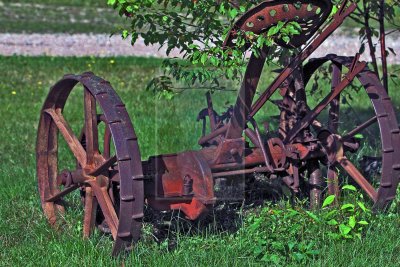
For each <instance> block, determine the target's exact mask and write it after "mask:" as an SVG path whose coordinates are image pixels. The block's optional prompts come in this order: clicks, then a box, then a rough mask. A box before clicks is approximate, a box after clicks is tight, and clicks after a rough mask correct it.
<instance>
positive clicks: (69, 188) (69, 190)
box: [46, 184, 79, 202]
mask: <svg viewBox="0 0 400 267" xmlns="http://www.w3.org/2000/svg"><path fill="white" fill-rule="evenodd" d="M78 188H79V185H77V184H75V185H72V186H70V187H68V188H65V189H64V190H63V191H61V192H60V193H58V194H56V195H53V196H51V197H49V198H48V199H46V202H55V201H57V200H59V199H61V198H63V197H64V196H66V195H68V194H69V193H71V192H73V191H75V190H76V189H78Z"/></svg>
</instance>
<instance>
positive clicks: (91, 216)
mask: <svg viewBox="0 0 400 267" xmlns="http://www.w3.org/2000/svg"><path fill="white" fill-rule="evenodd" d="M84 213H85V214H84V218H83V237H84V238H89V236H90V234H91V232H92V230H93V228H94V224H95V222H96V214H97V199H96V198H95V197H94V195H93V190H92V188H91V187H90V186H87V187H86V189H85V210H84Z"/></svg>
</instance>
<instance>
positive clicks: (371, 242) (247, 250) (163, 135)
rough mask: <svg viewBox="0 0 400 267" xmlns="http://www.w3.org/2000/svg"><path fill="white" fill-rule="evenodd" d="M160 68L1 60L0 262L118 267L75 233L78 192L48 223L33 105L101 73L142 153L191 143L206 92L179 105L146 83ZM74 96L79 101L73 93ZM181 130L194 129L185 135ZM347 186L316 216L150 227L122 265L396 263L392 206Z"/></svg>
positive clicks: (281, 207)
mask: <svg viewBox="0 0 400 267" xmlns="http://www.w3.org/2000/svg"><path fill="white" fill-rule="evenodd" d="M159 65H160V60H158V59H141V58H114V59H106V58H103V59H96V58H46V57H38V58H25V57H0V73H2V75H1V76H0V114H1V117H2V118H3V124H2V127H1V128H0V140H2V141H1V142H0V151H2V153H1V154H0V169H1V171H2V175H1V177H0V245H1V247H2V249H1V250H0V265H1V266H21V265H32V266H38V265H39V266H41V265H46V266H75V265H83V266H93V265H100V266H121V261H120V260H114V259H112V258H110V257H109V255H110V250H111V246H112V241H111V239H110V237H108V236H102V235H101V234H100V233H99V232H96V233H95V235H94V236H93V237H92V238H91V239H89V240H86V241H85V240H82V239H81V227H82V222H81V220H82V207H81V206H80V202H79V196H78V195H72V196H71V197H73V198H74V199H75V201H74V202H72V204H71V206H70V207H69V210H68V212H67V216H66V223H65V225H64V226H63V229H62V230H60V231H55V230H53V229H51V228H50V227H49V226H48V224H47V222H46V220H45V218H44V216H43V214H42V211H41V209H40V203H39V196H38V193H37V185H36V178H35V155H34V148H35V138H36V127H37V123H38V118H39V111H40V108H41V105H42V103H43V101H44V98H45V96H46V95H47V93H48V90H49V87H50V86H51V85H52V84H54V83H55V82H56V81H57V80H58V79H60V78H61V77H62V76H63V75H64V73H81V72H83V71H87V70H88V69H91V70H92V71H94V72H95V73H96V74H97V75H99V76H103V77H107V79H108V80H110V82H111V84H112V85H113V86H114V87H115V89H116V90H117V92H118V94H119V95H120V96H121V98H122V99H123V101H124V102H125V103H126V106H127V109H128V112H129V113H130V115H131V118H132V121H133V123H134V125H135V129H136V131H137V134H138V136H139V141H140V148H141V151H142V155H143V157H144V158H146V157H147V156H149V155H153V154H157V153H166V152H168V153H170V152H173V151H180V150H183V149H190V148H196V147H197V145H196V140H197V138H198V137H199V136H200V134H201V125H200V124H201V123H196V121H195V118H196V116H197V112H198V111H199V110H200V109H201V108H203V107H204V106H205V99H204V98H203V95H204V92H203V91H187V92H185V93H184V94H183V95H182V96H178V99H177V101H165V100H162V99H161V100H160V99H157V98H155V97H154V96H153V95H151V94H148V92H146V91H145V89H144V88H145V86H146V84H147V81H148V80H150V79H151V77H152V76H153V75H154V74H155V73H157V72H158V71H159V70H158V67H159ZM22 73H23V75H21V74H22ZM272 78H273V77H264V78H263V79H264V80H263V81H264V82H266V83H268V82H269V79H272ZM321 86H327V84H321ZM327 87H328V88H329V86H327ZM213 96H214V100H215V102H216V107H218V106H219V107H224V105H226V104H227V103H228V104H229V103H233V101H234V96H235V93H234V92H233V93H232V94H230V93H229V92H224V93H222V92H215V93H214V95H213ZM74 97H76V99H80V100H81V98H79V97H81V94H79V93H78V94H76V95H75V96H74ZM74 97H73V98H74ZM393 99H394V100H395V101H396V103H395V104H396V106H397V108H398V106H399V104H400V103H399V102H398V101H399V99H400V98H399V93H398V92H394V96H393ZM71 100H73V99H71ZM363 105H365V102H360V103H359V105H357V106H355V107H354V108H356V109H359V108H361V107H362V106H363ZM74 107H75V108H74ZM156 107H158V109H156ZM68 108H69V112H70V114H72V115H73V116H72V117H70V118H71V119H74V118H75V119H76V120H78V118H81V117H82V110H79V109H78V105H69V106H68ZM266 115H267V114H264V116H266ZM178 120H179V123H177V121H178ZM71 123H72V122H71ZM186 127H187V128H189V129H193V130H191V131H189V132H188V131H187V130H186V129H187V128H186ZM171 133H173V134H171ZM178 136H181V138H182V139H178V138H177V137H178ZM346 188H347V189H346ZM346 188H345V190H344V195H343V200H342V201H341V204H340V206H338V207H331V206H330V205H328V204H329V202H331V201H332V202H333V199H332V198H331V197H330V198H327V199H326V202H325V204H326V206H325V207H324V208H323V209H322V210H321V211H320V212H316V211H309V210H307V209H305V208H304V207H303V206H302V205H288V203H286V202H278V203H275V204H272V203H266V205H265V206H264V208H261V209H260V208H254V209H252V210H247V211H241V210H240V209H238V210H237V211H236V212H237V213H238V216H237V217H238V218H239V219H238V220H237V221H236V222H235V223H237V224H238V226H240V227H241V229H240V230H239V231H222V232H221V231H219V230H217V228H218V227H215V226H214V225H216V226H218V223H219V221H218V220H219V218H218V217H215V224H211V225H209V226H208V227H205V228H204V227H200V225H199V224H196V223H195V224H193V225H192V228H191V230H190V231H189V232H187V231H185V230H182V229H181V230H179V227H177V228H175V229H174V230H172V227H171V230H170V231H169V235H168V238H167V239H164V240H160V242H159V243H157V242H155V240H154V238H153V233H152V232H151V229H148V228H146V231H145V236H144V238H143V242H142V243H140V244H139V245H138V246H137V247H136V248H135V249H134V251H133V252H132V253H131V254H130V256H129V257H128V258H126V259H125V263H126V266H128V265H129V266H176V265H177V264H178V265H185V266H189V265H190V266H192V265H197V266H214V265H216V266H249V265H278V266H282V265H285V266H286V265H288V266H299V265H309V266H370V265H371V264H373V265H380V266H396V265H399V264H400V259H399V255H398V251H399V249H400V240H398V239H397V238H396V237H397V236H398V235H399V234H400V230H399V229H400V217H399V215H398V213H397V211H396V210H393V213H389V214H385V215H379V214H378V215H375V214H372V213H370V212H369V209H370V208H371V206H370V203H369V202H368V201H366V200H364V199H363V198H361V197H360V194H359V193H358V192H354V191H353V190H354V188H353V187H351V186H348V187H346ZM364 206H365V207H364ZM173 218H174V220H173V221H171V222H170V223H171V224H178V225H179V223H186V222H185V220H184V218H180V217H179V216H177V215H176V216H174V217H173ZM367 223H368V224H367Z"/></svg>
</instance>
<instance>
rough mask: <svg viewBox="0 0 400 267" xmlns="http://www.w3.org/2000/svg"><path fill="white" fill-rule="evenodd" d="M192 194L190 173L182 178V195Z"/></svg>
mask: <svg viewBox="0 0 400 267" xmlns="http://www.w3.org/2000/svg"><path fill="white" fill-rule="evenodd" d="M192 194H193V179H192V177H190V175H188V174H186V175H185V177H184V178H183V194H182V195H183V196H190V195H192Z"/></svg>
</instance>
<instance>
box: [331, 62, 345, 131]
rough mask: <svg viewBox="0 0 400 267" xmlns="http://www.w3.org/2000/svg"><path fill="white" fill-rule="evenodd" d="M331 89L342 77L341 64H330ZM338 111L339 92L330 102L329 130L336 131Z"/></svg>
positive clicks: (333, 88)
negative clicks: (331, 69)
mask: <svg viewBox="0 0 400 267" xmlns="http://www.w3.org/2000/svg"><path fill="white" fill-rule="evenodd" d="M332 68H333V71H332V89H331V90H332V91H334V90H335V88H336V87H337V86H338V85H339V83H340V79H341V77H342V66H340V65H337V64H332ZM339 111H340V94H339V95H338V96H337V97H336V98H334V99H333V100H332V102H331V104H330V109H329V130H330V131H331V132H333V133H337V131H338V128H339Z"/></svg>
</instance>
